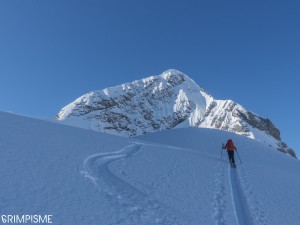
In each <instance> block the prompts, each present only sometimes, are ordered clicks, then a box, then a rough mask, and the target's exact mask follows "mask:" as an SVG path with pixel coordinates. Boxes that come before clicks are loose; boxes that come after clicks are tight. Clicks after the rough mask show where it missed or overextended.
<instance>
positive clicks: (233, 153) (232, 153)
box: [231, 151, 235, 164]
mask: <svg viewBox="0 0 300 225" xmlns="http://www.w3.org/2000/svg"><path fill="white" fill-rule="evenodd" d="M231 152H232V156H231V157H232V159H231V160H232V163H233V164H235V161H234V151H231Z"/></svg>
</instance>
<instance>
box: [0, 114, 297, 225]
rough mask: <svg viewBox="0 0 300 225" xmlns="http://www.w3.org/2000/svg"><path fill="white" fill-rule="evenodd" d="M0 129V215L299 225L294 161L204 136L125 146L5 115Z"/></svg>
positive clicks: (166, 135) (168, 134)
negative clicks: (228, 148) (232, 161)
mask: <svg viewBox="0 0 300 225" xmlns="http://www.w3.org/2000/svg"><path fill="white" fill-rule="evenodd" d="M0 121H1V126H0V137H1V141H0V174H1V191H0V214H1V215H7V214H10V215H11V214H13V215H16V214H17V215H22V214H51V215H53V217H52V218H53V219H52V220H53V224H64V225H68V224H70V225H74V224H75V225H76V224H78V225H85V224H86V225H93V224H95V225H96V224H97V225H98V224H103V225H116V224H118V225H120V224H122V225H123V224H124V225H152V224H158V225H176V224H187V225H194V224H195V225H198V224H205V225H248V224H249V225H282V224H288V225H298V224H299V221H300V214H299V208H300V201H299V199H300V191H299V186H300V178H299V170H300V163H299V161H298V160H296V159H294V158H292V157H289V156H287V155H284V154H281V153H280V152H277V151H272V150H270V149H271V148H269V147H267V146H266V145H264V144H262V143H260V142H258V141H256V140H251V139H249V138H246V137H243V136H240V135H236V134H234V133H229V132H225V131H219V130H215V129H207V128H202V129H201V128H184V129H175V130H169V131H163V132H157V133H153V134H149V135H146V136H139V137H136V138H127V137H120V136H113V135H109V134H103V133H96V132H93V131H90V130H84V129H79V128H74V127H70V126H65V125H61V124H57V123H53V122H48V121H43V120H38V119H33V118H29V117H24V116H19V115H14V114H10V113H4V112H0ZM228 138H232V139H233V140H234V142H235V145H236V146H237V148H238V153H239V156H240V159H241V160H242V163H241V161H240V160H239V157H237V155H236V156H235V158H236V162H237V168H236V169H232V168H230V167H229V164H228V159H227V155H226V152H225V151H222V150H221V144H222V143H224V142H226V140H227V139H228ZM221 156H222V158H221ZM0 224H1V222H0Z"/></svg>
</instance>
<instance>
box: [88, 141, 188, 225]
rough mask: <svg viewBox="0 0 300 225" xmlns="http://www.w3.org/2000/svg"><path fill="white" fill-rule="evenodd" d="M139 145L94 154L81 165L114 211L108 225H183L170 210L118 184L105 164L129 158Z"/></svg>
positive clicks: (120, 183)
mask: <svg viewBox="0 0 300 225" xmlns="http://www.w3.org/2000/svg"><path fill="white" fill-rule="evenodd" d="M141 146H142V144H140V143H133V144H131V145H128V146H126V147H124V148H123V149H121V150H120V151H118V152H112V153H102V154H96V155H92V156H90V157H88V158H87V159H86V160H85V161H84V168H85V171H84V172H83V173H84V176H85V177H87V178H89V179H91V180H92V182H93V183H94V184H95V185H96V187H97V188H98V189H99V191H100V192H101V193H103V194H104V195H105V197H106V198H107V199H108V200H109V202H110V203H111V204H112V210H115V212H114V216H113V218H112V221H113V222H112V223H110V224H111V225H112V224H113V225H117V224H123V225H125V224H128V225H134V224H149V225H151V224H156V225H179V224H180V225H184V224H190V223H189V222H188V220H185V221H181V220H182V217H181V218H177V216H176V213H174V210H172V209H170V208H169V207H168V206H166V205H164V204H163V203H161V202H159V201H158V200H155V199H153V198H151V197H150V196H148V195H147V194H146V193H143V192H142V191H141V190H139V189H137V188H136V187H134V186H133V185H131V184H129V183H128V182H126V181H124V180H122V179H121V178H119V177H118V176H116V175H115V174H114V173H112V172H111V171H110V169H109V164H110V163H112V162H114V161H116V160H121V159H125V158H128V157H130V156H131V155H133V154H134V153H136V152H137V151H138V150H139V149H140V148H141Z"/></svg>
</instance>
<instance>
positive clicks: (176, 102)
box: [56, 70, 295, 157]
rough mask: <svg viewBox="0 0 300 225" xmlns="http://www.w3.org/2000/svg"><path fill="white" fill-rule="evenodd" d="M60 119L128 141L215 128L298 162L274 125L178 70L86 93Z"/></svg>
mask: <svg viewBox="0 0 300 225" xmlns="http://www.w3.org/2000/svg"><path fill="white" fill-rule="evenodd" d="M56 119H57V120H60V121H63V122H64V123H66V124H69V125H74V126H78V127H82V128H88V129H93V130H95V131H102V132H107V133H112V134H118V135H126V136H135V135H142V134H147V133H151V132H155V131H159V130H167V129H173V128H179V127H205V128H215V129H221V130H227V131H230V132H235V133H238V134H241V135H244V136H247V137H249V138H253V139H257V140H259V141H262V142H264V143H266V144H267V145H269V146H271V147H273V148H276V149H278V150H279V151H281V152H284V153H287V154H289V155H291V156H293V157H295V153H294V151H293V150H292V149H290V148H289V147H288V146H287V145H286V144H285V143H284V142H282V141H281V138H280V131H279V130H278V129H277V128H276V127H275V126H274V124H273V123H272V122H271V121H270V120H269V119H266V118H262V117H259V116H258V115H255V114H254V113H252V112H250V111H247V110H246V109H244V108H243V107H242V106H241V105H239V104H237V103H235V102H233V101H231V100H216V99H214V98H213V97H212V96H211V95H209V94H208V93H207V92H205V90H204V89H202V88H200V87H199V86H198V85H197V84H196V83H195V82H194V81H193V80H191V79H190V78H189V77H188V76H186V75H185V74H183V73H181V72H179V71H176V70H168V71H166V72H164V73H162V74H161V75H159V76H151V77H148V78H145V79H142V80H138V81H134V82H132V83H127V84H122V85H120V86H116V87H112V88H106V89H104V90H100V91H93V92H90V93H87V94H85V95H83V96H82V97H80V98H78V99H77V100H75V101H74V102H72V103H70V104H69V105H67V106H66V107H64V108H63V109H62V110H61V111H60V112H59V113H58V114H57V115H56Z"/></svg>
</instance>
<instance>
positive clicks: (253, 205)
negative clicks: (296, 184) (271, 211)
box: [235, 166, 269, 225]
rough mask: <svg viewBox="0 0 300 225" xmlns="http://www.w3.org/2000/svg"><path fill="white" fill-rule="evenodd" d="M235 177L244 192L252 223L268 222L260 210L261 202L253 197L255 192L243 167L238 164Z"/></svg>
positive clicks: (262, 223) (263, 224)
mask: <svg viewBox="0 0 300 225" xmlns="http://www.w3.org/2000/svg"><path fill="white" fill-rule="evenodd" d="M235 176H236V178H238V179H239V182H240V184H239V185H240V188H241V189H242V190H243V192H244V196H245V198H246V202H247V203H246V204H247V205H248V209H249V213H250V215H251V218H252V222H253V223H252V224H255V225H256V224H258V225H267V224H269V223H268V221H267V219H266V217H265V213H264V212H263V211H262V210H261V207H260V205H261V203H260V202H259V200H258V199H257V198H256V197H255V192H254V190H253V188H252V187H251V185H250V183H249V182H248V181H247V178H246V174H245V167H244V166H240V167H239V169H238V170H237V171H236V174H235Z"/></svg>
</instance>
